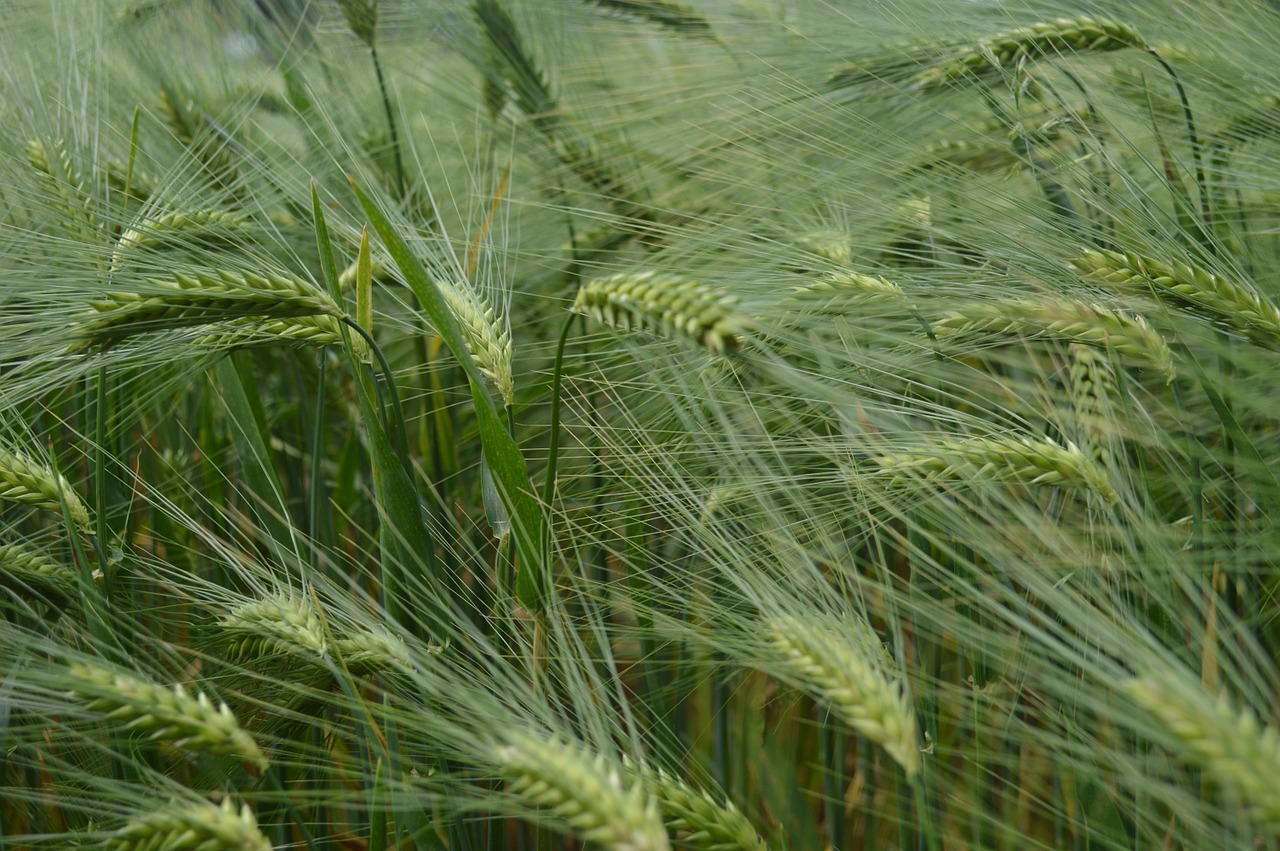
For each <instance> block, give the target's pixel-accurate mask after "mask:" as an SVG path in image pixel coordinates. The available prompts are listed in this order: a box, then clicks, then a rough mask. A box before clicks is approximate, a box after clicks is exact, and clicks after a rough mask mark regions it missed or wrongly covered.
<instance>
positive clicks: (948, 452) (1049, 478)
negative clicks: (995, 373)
mask: <svg viewBox="0 0 1280 851" xmlns="http://www.w3.org/2000/svg"><path fill="white" fill-rule="evenodd" d="M875 462H876V464H878V465H879V466H880V468H881V469H882V470H884V471H885V472H887V473H889V474H890V475H891V476H892V477H893V478H900V477H903V476H911V475H925V476H929V477H937V478H941V479H955V480H960V481H977V480H980V479H989V480H992V481H1014V482H1020V483H1022V484H1026V485H1052V486H1055V487H1060V488H1084V489H1087V490H1091V491H1093V492H1095V493H1097V494H1098V495H1099V496H1101V497H1103V498H1104V499H1106V500H1107V501H1108V502H1110V503H1113V504H1114V503H1116V502H1119V500H1120V497H1119V495H1118V494H1117V493H1116V490H1115V488H1114V487H1112V485H1111V482H1110V481H1109V480H1108V479H1107V475H1106V473H1105V472H1103V470H1102V468H1100V467H1099V466H1098V465H1097V464H1096V463H1094V462H1093V461H1092V460H1090V459H1089V458H1088V457H1087V456H1086V455H1085V454H1084V453H1083V452H1082V451H1080V448H1079V447H1077V446H1076V445H1075V444H1074V443H1067V445H1066V446H1063V445H1061V444H1058V443H1055V442H1054V441H1052V440H1049V439H1047V438H1045V439H1040V440H1033V439H1031V438H1026V437H968V438H962V439H948V440H941V441H939V442H938V443H936V444H934V445H933V446H932V447H930V448H928V449H923V450H916V451H912V452H897V453H892V454H888V455H881V456H879V457H878V458H876V459H875Z"/></svg>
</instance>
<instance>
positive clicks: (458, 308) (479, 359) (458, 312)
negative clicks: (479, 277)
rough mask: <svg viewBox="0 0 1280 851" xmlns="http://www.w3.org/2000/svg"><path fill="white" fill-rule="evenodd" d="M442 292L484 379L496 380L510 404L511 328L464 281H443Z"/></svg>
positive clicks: (512, 384)
mask: <svg viewBox="0 0 1280 851" xmlns="http://www.w3.org/2000/svg"><path fill="white" fill-rule="evenodd" d="M440 293H441V295H443V296H444V300H445V302H446V303H447V304H448V305H449V308H450V310H452V311H453V315H454V317H455V318H456V319H457V320H458V325H459V326H460V327H461V328H462V339H463V342H464V343H466V346H467V350H468V351H469V352H470V353H471V357H472V359H474V360H475V362H476V366H477V367H479V368H480V372H481V373H482V374H483V375H484V377H485V378H488V379H489V380H490V381H492V382H493V386H494V387H495V388H496V389H497V391H498V395H499V396H501V397H502V401H503V402H504V403H506V404H508V405H510V404H511V402H512V399H513V398H514V395H513V394H514V393H515V379H514V378H513V376H512V360H513V355H512V351H511V329H510V327H509V326H508V324H507V322H506V321H505V319H503V318H500V317H499V316H498V312H497V311H496V310H494V308H493V306H492V305H490V304H489V303H488V300H487V299H486V298H484V296H482V295H481V294H479V293H477V292H476V291H475V290H474V289H472V288H471V287H470V286H469V285H467V284H465V283H462V282H440Z"/></svg>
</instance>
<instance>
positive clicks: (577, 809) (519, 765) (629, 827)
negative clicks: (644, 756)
mask: <svg viewBox="0 0 1280 851" xmlns="http://www.w3.org/2000/svg"><path fill="white" fill-rule="evenodd" d="M493 762H494V766H495V767H496V768H497V770H498V772H499V774H501V776H502V778H503V779H504V780H505V781H506V787H507V791H508V792H509V793H510V794H512V795H514V796H515V797H516V798H517V799H519V800H520V801H521V802H522V803H524V804H525V805H527V806H528V807H529V808H530V809H531V810H537V809H546V810H548V811H550V813H551V814H552V815H554V816H555V817H556V818H559V819H561V820H562V821H564V822H565V823H566V824H567V825H568V826H569V827H570V828H571V829H572V830H573V832H574V833H575V834H576V835H577V836H578V837H579V838H580V839H582V840H584V841H587V842H591V843H599V844H600V845H602V846H604V847H605V848H610V849H613V851H666V849H667V848H668V847H669V846H668V843H667V833H666V830H665V829H664V828H663V825H662V819H661V817H660V816H659V812H658V806H657V802H656V801H655V800H654V798H653V797H652V796H651V795H649V794H648V793H647V791H646V789H645V786H644V784H643V783H633V784H631V785H630V786H627V785H625V784H624V783H623V776H622V773H621V772H620V771H619V770H618V769H616V768H614V767H613V766H611V765H610V764H609V763H608V762H607V761H606V760H605V758H604V757H603V756H599V755H594V754H592V753H590V752H589V751H588V750H587V749H586V748H584V747H582V746H581V745H578V744H571V743H569V742H568V741H566V740H564V739H560V738H557V737H554V736H546V737H543V736H538V737H535V736H531V735H525V734H519V733H516V734H513V735H512V736H510V737H509V738H507V740H506V741H505V743H504V744H502V745H500V746H498V747H496V748H494V750H493Z"/></svg>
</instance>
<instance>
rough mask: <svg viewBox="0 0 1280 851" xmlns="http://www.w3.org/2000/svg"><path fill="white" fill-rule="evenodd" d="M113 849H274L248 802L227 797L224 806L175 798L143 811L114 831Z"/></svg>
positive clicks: (185, 850) (202, 850) (213, 850)
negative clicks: (150, 809) (149, 810)
mask: <svg viewBox="0 0 1280 851" xmlns="http://www.w3.org/2000/svg"><path fill="white" fill-rule="evenodd" d="M107 847H108V848H110V849H112V851H271V842H270V841H268V839H267V838H266V837H265V836H263V835H262V831H260V830H259V829H258V820H257V819H256V818H255V817H254V815H253V811H252V810H251V809H249V806H248V804H244V805H242V806H241V807H240V808H239V809H237V808H236V805H235V802H233V801H232V800H231V799H230V798H224V799H223V801H222V804H221V806H217V805H214V804H209V803H205V802H202V801H201V802H192V801H183V802H174V803H172V804H170V805H169V806H167V807H163V808H162V809H159V810H157V811H155V812H149V813H140V814H139V815H138V816H137V817H135V818H134V819H133V820H131V821H130V822H129V823H127V824H126V825H125V826H124V827H122V828H120V829H119V830H117V831H115V833H113V834H112V835H111V838H110V840H109V842H108V846H107Z"/></svg>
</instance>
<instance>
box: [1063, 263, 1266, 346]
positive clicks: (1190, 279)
mask: <svg viewBox="0 0 1280 851" xmlns="http://www.w3.org/2000/svg"><path fill="white" fill-rule="evenodd" d="M1071 267H1072V268H1073V269H1075V271H1076V272H1077V273H1079V274H1080V275H1083V276H1084V277H1085V278H1087V279H1089V280H1091V281H1096V282H1099V283H1104V284H1108V285H1111V286H1118V287H1121V288H1123V289H1126V290H1130V291H1150V290H1154V291H1155V293H1156V295H1163V296H1169V297H1171V298H1173V299H1175V300H1177V301H1180V302H1183V303H1185V304H1188V305H1190V306H1192V307H1197V308H1200V309H1201V310H1204V311H1206V312H1208V313H1210V314H1212V315H1213V316H1214V317H1216V318H1217V319H1219V320H1221V321H1223V322H1225V323H1226V324H1228V325H1230V326H1232V327H1234V328H1236V329H1238V330H1240V331H1243V332H1245V333H1247V334H1250V335H1251V336H1253V337H1254V338H1255V339H1259V337H1260V335H1261V337H1260V342H1264V343H1266V344H1268V345H1269V346H1271V347H1280V308H1277V307H1276V305H1275V304H1273V303H1272V302H1271V301H1269V300H1268V299H1266V298H1264V297H1263V296H1261V295H1260V294H1258V293H1257V292H1256V291H1254V290H1253V289H1252V288H1251V287H1249V286H1246V285H1245V284H1243V283H1241V282H1238V281H1233V280H1231V279H1229V278H1226V277H1223V276H1222V275H1218V274H1215V273H1213V272H1210V271H1209V270H1207V269H1202V268H1200V267H1199V266H1193V265H1191V264H1190V263H1183V262H1181V261H1174V262H1171V263H1166V262H1164V261H1162V260H1155V259H1153V258H1151V257H1143V256H1141V255H1138V254H1134V253H1132V252H1120V251H1088V252H1085V253H1084V254H1082V255H1081V256H1079V257H1076V258H1075V259H1073V260H1072V261H1071Z"/></svg>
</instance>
